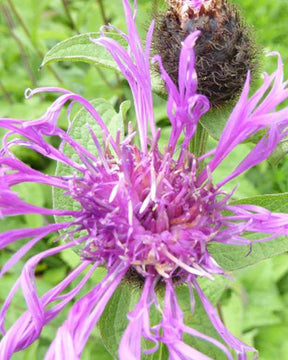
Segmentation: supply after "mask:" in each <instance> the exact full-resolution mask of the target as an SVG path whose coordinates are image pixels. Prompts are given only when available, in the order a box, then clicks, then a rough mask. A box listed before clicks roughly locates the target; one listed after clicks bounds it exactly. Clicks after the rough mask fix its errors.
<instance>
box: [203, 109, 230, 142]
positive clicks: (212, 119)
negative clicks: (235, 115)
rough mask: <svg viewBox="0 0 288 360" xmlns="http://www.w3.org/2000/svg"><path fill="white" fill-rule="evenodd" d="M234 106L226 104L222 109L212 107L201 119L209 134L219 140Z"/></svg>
mask: <svg viewBox="0 0 288 360" xmlns="http://www.w3.org/2000/svg"><path fill="white" fill-rule="evenodd" d="M232 109H233V106H232V105H226V106H224V107H221V108H220V109H214V108H212V109H210V110H209V111H208V112H207V113H206V114H205V115H203V116H202V117H201V119H200V123H201V125H202V126H203V127H204V129H206V131H207V132H208V134H209V135H210V136H211V137H212V138H213V139H215V140H219V139H220V136H221V134H222V132H223V129H224V127H225V125H226V122H227V120H228V118H229V116H230V114H231V112H232Z"/></svg>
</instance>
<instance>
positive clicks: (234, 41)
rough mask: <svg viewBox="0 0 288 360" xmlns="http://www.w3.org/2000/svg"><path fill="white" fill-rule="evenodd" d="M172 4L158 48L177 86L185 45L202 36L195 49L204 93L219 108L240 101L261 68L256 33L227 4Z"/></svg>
mask: <svg viewBox="0 0 288 360" xmlns="http://www.w3.org/2000/svg"><path fill="white" fill-rule="evenodd" d="M166 2H167V3H168V4H169V5H170V7H169V8H168V9H167V10H166V12H164V13H163V14H159V15H158V16H157V17H156V26H155V31H154V46H153V48H154V51H155V52H156V53H157V54H161V58H162V62H163V66H164V68H165V70H166V71H167V72H168V74H169V76H170V77H171V79H172V80H173V82H174V83H176V84H177V82H178V69H179V68H178V62H179V57H180V52H181V48H182V42H183V41H184V39H186V37H187V36H188V35H189V34H191V33H193V32H194V31H196V30H200V31H201V33H200V34H199V36H198V39H197V41H196V45H195V47H194V52H195V55H196V62H195V68H196V72H197V76H198V93H200V94H204V95H206V96H207V97H208V99H209V101H210V103H211V105H212V106H216V107H219V106H221V105H223V103H225V102H227V101H229V100H231V99H234V98H235V97H236V96H237V95H239V91H240V90H241V89H242V87H243V85H244V82H245V79H246V75H247V71H248V70H250V71H252V73H254V72H255V69H256V68H257V62H258V61H257V57H258V55H257V49H256V47H255V45H254V40H253V36H252V32H251V30H250V29H249V28H248V26H247V25H246V24H245V22H244V20H243V19H242V16H241V14H240V11H239V9H238V8H237V7H236V6H235V5H232V4H230V3H229V2H228V1H227V0H205V1H202V0H199V1H195V0H166ZM171 44H173V46H171Z"/></svg>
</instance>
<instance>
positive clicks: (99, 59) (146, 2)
mask: <svg viewBox="0 0 288 360" xmlns="http://www.w3.org/2000/svg"><path fill="white" fill-rule="evenodd" d="M234 2H235V3H236V4H237V5H239V6H240V7H242V8H243V10H244V11H243V13H244V16H245V18H246V19H247V22H248V23H249V24H250V25H251V26H252V27H253V31H255V36H256V38H257V41H258V43H259V47H260V48H262V49H263V50H264V52H265V53H268V52H270V51H274V50H276V51H280V52H281V55H282V58H283V60H284V64H285V65H286V66H285V67H284V70H285V74H286V78H287V75H288V66H287V64H288V52H287V48H288V38H287V16H288V7H287V3H286V1H278V2H271V1H270V0H259V1H258V2H257V4H255V1H252V0H238V1H237V0H234ZM103 3H104V9H105V12H106V14H105V17H106V19H105V20H108V21H109V22H111V23H113V24H114V25H116V26H119V27H120V28H122V29H125V23H124V17H123V14H122V12H121V11H119V9H120V8H121V0H114V1H113V6H112V5H111V2H109V1H108V0H105V1H103ZM138 3H139V6H138V8H139V9H138V12H139V14H141V19H140V20H139V24H140V25H141V26H142V28H143V29H145V28H147V27H148V26H147V25H146V24H148V22H149V19H150V18H151V17H152V16H151V15H150V12H151V9H152V6H151V3H153V6H154V7H155V8H156V7H157V6H158V8H164V6H165V5H164V1H162V2H160V1H158V2H157V1H156V0H155V1H152V0H139V1H138ZM157 3H158V5H157ZM11 4H12V5H14V7H13V6H12V7H11ZM63 4H64V2H62V1H60V0H52V1H48V0H44V1H37V0H27V1H24V2H23V1H20V0H13V1H8V0H4V1H1V2H0V6H1V15H0V29H1V31H0V42H1V48H0V79H1V81H0V91H1V98H0V109H1V110H0V113H1V116H9V117H13V116H14V117H20V118H25V119H33V118H36V117H38V116H41V115H42V114H43V113H44V112H45V110H46V109H47V108H48V106H49V105H50V104H51V102H52V101H53V99H54V98H55V97H54V95H52V94H51V93H49V94H47V95H45V94H43V95H41V96H35V97H34V98H33V99H31V100H29V101H26V100H24V97H23V92H24V89H25V88H27V87H36V86H44V85H45V86H59V85H60V86H63V87H65V88H68V89H70V90H72V91H75V92H79V93H81V94H82V95H84V96H85V97H88V98H92V99H95V98H99V97H100V96H101V98H103V99H97V100H95V101H93V102H92V103H93V104H94V105H95V107H96V108H97V110H98V111H99V114H100V115H101V116H102V117H103V118H104V120H105V122H106V124H107V126H108V127H109V128H110V130H111V129H112V128H113V129H114V130H112V132H113V133H115V131H116V130H117V128H118V127H119V124H121V123H123V119H125V120H126V116H127V111H128V108H129V105H128V103H127V102H124V103H122V105H121V106H120V104H121V102H122V99H123V98H127V97H129V96H130V94H129V91H128V88H127V84H126V83H125V81H123V80H122V78H119V77H117V76H115V70H116V71H117V67H115V64H114V63H113V61H112V60H111V57H110V55H109V54H108V53H107V52H106V51H105V50H104V49H103V48H101V47H99V46H97V45H95V44H92V43H91V42H90V41H89V38H88V36H87V35H79V33H84V34H88V33H91V34H92V36H93V37H96V36H97V33H95V31H98V30H99V28H100V26H101V25H103V23H104V20H103V18H102V16H101V11H100V8H99V3H98V2H97V1H94V0H88V1H82V0H73V1H70V2H68V9H65V7H64V5H63ZM144 13H146V14H148V15H146V17H145V18H143V17H142V15H143V14H144ZM7 14H8V15H7ZM7 16H8V18H9V17H10V18H9V19H12V22H11V21H7V20H9V19H7ZM8 23H9V26H8ZM142 34H144V31H143V32H142ZM114 36H116V37H117V35H114ZM118 37H119V36H118ZM67 39H68V40H67ZM44 54H46V56H44ZM261 58H262V56H261ZM43 59H44V60H43ZM63 60H65V61H64V62H62V61H63ZM67 60H68V61H67ZM71 60H74V61H75V60H77V61H78V60H81V61H82V62H83V63H80V62H78V63H73V62H71ZM60 61H61V62H60ZM91 63H92V64H93V65H97V64H98V65H99V64H100V65H103V66H104V67H108V68H109V69H105V68H103V66H102V67H101V70H99V68H97V67H95V66H93V65H91ZM41 64H42V69H41V71H38V69H39V68H40V65H41ZM43 65H45V66H44V67H43ZM111 68H112V70H113V71H111ZM262 68H263V69H265V70H266V71H267V72H269V73H271V72H273V71H274V70H275V58H271V57H267V58H265V59H264V60H263V61H262ZM154 82H155V85H154V88H155V89H157V90H156V93H161V89H162V88H161V86H159V82H158V79H157V78H156V79H155V81H154ZM260 83H261V81H260V80H259V81H255V87H257V86H259V85H260ZM111 95H112V96H113V97H112V96H111ZM127 95H128V96H127ZM154 102H155V115H156V120H157V122H158V124H159V125H161V126H162V125H163V124H164V125H167V119H166V111H165V101H162V100H161V99H160V98H158V96H157V95H155V99H154ZM115 105H116V106H115ZM119 106H120V111H119V112H116V111H115V107H116V108H118V107H119ZM229 114H230V109H220V110H217V111H213V112H210V113H209V114H208V115H207V116H205V117H204V118H203V119H202V120H201V123H202V125H203V127H204V128H206V129H207V130H208V132H209V134H210V135H211V136H212V137H213V138H216V139H218V138H219V135H220V133H221V130H222V129H223V127H224V124H225V121H226V120H227V118H228V116H229ZM63 119H64V117H62V118H60V123H61V124H63V127H65V126H66V125H65V123H64V122H63ZM129 119H130V120H132V122H133V121H134V115H133V112H132V111H131V112H130V113H129ZM85 122H88V123H89V124H90V125H91V127H92V129H93V130H94V131H95V132H96V133H97V135H98V136H99V139H100V142H101V139H102V134H101V131H99V127H98V128H97V125H96V124H95V122H94V121H92V120H91V117H90V116H89V115H88V114H87V112H85V111H84V110H80V111H79V112H78V113H77V114H76V115H75V116H74V122H73V126H72V129H71V135H72V136H73V137H74V138H75V139H76V140H78V141H80V142H81V141H82V142H83V144H85V146H87V147H88V149H89V150H90V151H92V152H93V153H94V154H96V148H95V147H94V144H93V143H91V142H89V141H90V140H89V141H88V138H89V136H88V129H87V128H86V127H85V126H82V124H83V123H85ZM0 135H1V137H2V136H3V132H1V133H0ZM168 137H169V128H168V127H167V126H166V127H164V128H163V130H162V139H163V140H161V147H162V148H164V146H165V140H166V139H167V138H168ZM51 141H53V140H51ZM248 148H249V145H247V144H245V145H242V147H240V148H239V150H237V151H236V152H234V154H233V155H232V157H231V159H229V162H228V163H227V164H224V166H223V167H222V168H221V169H220V170H219V172H218V174H217V175H216V176H219V178H221V176H222V177H223V176H224V174H225V171H228V170H231V165H230V164H231V163H232V162H233V161H234V162H235V161H238V159H240V158H241V156H243V153H245V151H247V149H248ZM13 151H14V152H15V153H16V154H17V156H18V155H19V156H20V157H21V159H23V161H25V162H26V163H27V164H29V165H30V166H32V167H35V168H38V169H41V170H42V171H44V172H50V173H53V171H54V169H53V165H52V164H51V163H49V162H47V161H46V160H45V159H43V158H41V157H39V156H38V155H37V154H36V153H34V152H31V151H29V150H27V151H26V150H25V151H23V149H21V150H20V149H19V148H18V149H17V148H14V149H13ZM66 151H67V153H69V150H68V147H66ZM286 152H287V144H286V142H284V143H283V144H282V145H281V147H279V148H278V149H277V152H276V153H275V154H273V157H272V159H271V163H272V164H273V165H274V166H272V165H270V164H268V165H267V164H261V165H260V166H258V167H257V168H256V169H252V170H250V171H249V172H248V173H247V174H246V175H245V176H244V177H242V178H241V180H240V188H239V189H238V190H237V192H236V194H238V196H239V197H240V198H241V197H246V199H245V203H254V204H255V203H256V204H258V205H261V206H265V207H267V208H269V209H270V210H273V211H282V212H287V205H286V204H287V196H288V195H287V194H281V195H278V194H277V193H278V192H286V191H287V186H288V183H287V171H288V168H287V166H288V165H287V164H288V163H287V160H283V159H282V158H283V154H284V153H286ZM69 155H71V156H76V155H75V154H69ZM77 161H79V159H78V160H77ZM275 165H277V166H275ZM57 173H58V174H59V173H62V174H64V173H65V174H69V172H68V169H67V168H66V169H65V167H64V166H63V165H61V166H60V165H59V166H58V168H57ZM263 179H265V180H264V181H263ZM234 185H235V184H234ZM18 190H19V193H20V197H21V198H22V199H25V200H27V201H30V202H32V203H33V204H35V205H38V206H49V205H51V192H50V191H49V190H48V189H47V188H46V187H45V186H41V185H39V184H25V185H24V186H23V185H21V186H18ZM269 193H276V194H275V195H273V196H268V195H265V196H256V197H254V196H252V195H254V194H255V195H259V194H269ZM58 195H59V196H58ZM60 195H61V194H55V198H56V200H55V204H54V206H56V207H59V208H66V207H67V206H73V204H68V202H67V201H68V199H67V198H65V197H64V196H62V197H60ZM247 197H250V198H248V199H247ZM61 199H64V200H63V201H61ZM237 202H238V203H241V202H244V200H239V198H237ZM47 221H53V220H52V219H50V218H47V217H45V218H44V217H42V216H39V215H25V216H17V217H14V218H7V219H5V220H4V221H3V220H2V221H0V230H1V231H2V232H3V231H6V230H8V229H13V228H22V227H34V226H39V225H42V224H43V223H45V222H47ZM57 221H59V219H57ZM248 236H249V235H248ZM52 241H53V239H52V238H49V237H47V238H45V239H44V240H43V241H42V242H41V243H39V244H37V245H36V246H35V247H34V248H33V249H32V251H31V252H30V253H29V255H27V256H25V257H24V258H23V260H22V261H20V262H19V263H18V264H17V265H15V266H14V267H13V268H12V269H11V270H10V271H9V273H8V274H7V275H6V276H4V278H3V279H1V294H0V303H1V302H2V303H3V301H4V299H5V297H6V295H7V293H8V291H9V289H10V288H11V286H12V285H13V283H14V282H15V281H16V280H17V279H18V276H19V273H20V271H21V269H22V268H23V265H24V263H25V261H26V260H27V259H28V257H31V256H33V255H35V254H37V253H39V252H40V251H44V250H46V249H48V248H49V247H51V246H54V245H53V243H52ZM21 244H22V242H21ZM268 247H269V249H268ZM18 248H19V244H12V245H11V246H9V247H8V249H6V250H4V251H1V252H0V265H2V264H4V263H5V261H7V259H8V258H9V256H10V255H11V253H13V252H15V251H17V249H18ZM248 251H249V249H248V248H246V247H241V248H239V247H229V248H228V247H227V246H225V245H223V246H222V245H218V244H215V245H212V246H211V252H213V254H214V256H215V258H216V259H217V261H218V262H219V263H220V264H221V265H222V266H223V267H225V268H226V269H230V270H233V271H234V276H235V278H236V279H237V282H235V283H231V282H229V283H228V284H227V283H226V282H225V281H223V279H222V280H219V279H217V280H216V281H215V282H210V281H209V282H207V284H203V286H204V287H205V292H206V293H207V294H208V296H209V297H210V298H211V301H213V302H214V304H217V303H219V299H220V297H221V296H222V297H221V300H220V303H221V306H222V307H221V312H222V316H223V318H224V321H225V323H226V324H227V326H228V328H229V329H230V330H231V331H232V332H234V334H235V335H237V336H238V337H240V338H241V339H242V340H244V341H247V342H249V343H251V344H252V343H253V342H254V345H255V346H256V347H257V348H258V349H259V351H260V359H261V360H272V359H274V358H275V357H278V358H279V359H283V360H286V359H288V357H287V354H288V348H287V341H286V333H287V330H288V312H287V305H288V280H287V278H288V277H287V274H288V265H287V264H288V261H287V254H286V253H284V252H286V251H287V239H283V238H277V239H275V240H274V241H273V242H271V243H269V244H268V243H267V244H266V243H262V244H254V245H253V247H252V253H251V254H250V255H249V256H246V255H247V254H248ZM277 254H282V255H280V256H277V257H276V258H272V259H268V260H265V261H262V260H264V259H267V258H269V257H271V256H275V255H277ZM78 261H79V257H78V255H76V254H75V253H73V252H72V251H69V250H67V251H66V252H63V253H62V254H61V255H59V256H55V257H53V258H49V259H46V260H44V261H43V262H41V264H39V266H38V267H37V269H36V274H37V284H38V286H37V288H38V291H39V293H43V292H45V291H47V290H48V289H50V288H51V286H52V285H54V284H56V283H57V282H58V281H60V280H61V279H62V278H64V277H65V276H66V274H67V273H68V272H69V271H70V270H71V269H72V268H74V267H75V266H76V265H77V263H78ZM247 265H249V267H246V268H244V269H240V270H239V268H242V267H243V266H247ZM103 275H104V272H103V271H102V270H101V271H99V272H97V273H95V275H94V276H93V277H92V279H91V281H90V282H89V284H88V286H87V288H86V289H85V290H83V292H81V294H83V293H85V291H87V290H88V289H89V288H92V287H93V285H94V284H95V283H97V282H98V281H100V280H101V278H102V277H103ZM221 281H222V282H221ZM225 289H226V290H225ZM178 292H179V299H180V302H181V306H182V307H183V309H184V313H185V320H186V322H187V323H188V324H190V325H191V326H193V327H195V328H197V329H199V330H200V331H203V332H205V333H209V332H210V331H212V333H211V335H212V336H216V334H215V332H213V330H211V327H210V326H209V320H208V319H207V316H206V317H205V312H204V311H203V309H202V308H201V306H200V304H197V306H196V312H195V313H194V314H193V316H192V314H191V312H190V308H189V303H187V300H186V299H187V293H186V292H187V289H185V288H179V289H178ZM162 295H163V294H162ZM162 295H161V293H159V298H160V300H159V301H161V296H162ZM137 296H139V294H138V295H137V291H136V289H135V291H134V292H132V293H130V292H129V291H127V289H125V287H121V288H120V289H119V290H118V291H117V293H116V294H115V296H114V297H113V298H112V300H111V302H110V303H109V307H108V308H107V311H106V312H105V313H104V316H103V318H102V319H101V321H100V330H101V336H102V338H103V339H104V342H105V345H106V346H107V347H108V349H112V353H114V355H115V353H116V346H117V343H118V342H119V339H120V337H121V333H122V332H123V330H124V328H125V324H127V319H126V310H127V311H128V310H132V308H133V306H132V305H133V304H134V303H135V301H137ZM117 301H118V302H119V303H120V304H121V306H120V305H119V304H118V302H117ZM162 301H163V298H162ZM123 309H125V311H124V310H123ZM23 311H25V303H24V300H23V297H22V295H21V294H20V293H17V295H16V299H15V301H14V302H13V304H12V311H10V312H9V314H8V320H7V325H8V327H9V326H10V325H11V324H13V322H15V320H16V318H17V316H18V315H20V314H21V313H22V312H23ZM68 311H69V307H67V308H66V309H65V311H63V313H61V314H60V315H59V317H58V318H57V319H55V321H53V322H52V323H51V324H49V325H48V326H47V327H46V328H45V330H44V331H43V333H42V336H41V338H40V339H39V340H38V341H36V342H35V343H34V344H33V345H31V346H30V347H29V348H28V349H27V350H25V351H22V352H20V353H17V354H15V355H14V356H13V358H12V360H26V359H31V360H34V359H43V358H44V354H45V352H46V350H47V347H48V346H49V343H50V342H51V341H52V340H53V338H54V336H55V334H56V331H57V327H58V326H60V325H61V323H63V321H65V318H66V316H67V313H68ZM109 311H110V314H109ZM111 314H113V317H112V315H111ZM114 315H115V319H114ZM187 340H188V339H187ZM188 341H191V339H190V340H188ZM191 344H192V343H191ZM193 345H195V346H196V347H198V348H199V349H201V348H202V347H203V343H201V341H198V342H197V341H195V342H194V343H193ZM214 351H215V349H214V348H209V349H208V353H207V354H208V355H210V356H211V357H212V358H213V359H216V360H220V359H222V355H221V354H219V353H217V352H214ZM95 354H97V358H99V359H103V360H108V359H111V355H109V354H108V352H107V350H106V349H105V348H104V346H103V345H102V344H101V340H100V334H99V332H98V331H97V329H95V331H94V332H93V334H92V337H91V340H90V341H89V342H88V344H87V347H86V349H85V351H84V353H83V356H82V357H81V359H83V360H90V359H91V360H92V359H95ZM167 357H168V356H167V351H166V350H165V348H161V349H160V351H159V352H158V353H157V354H156V355H154V357H150V358H149V360H150V359H151V360H156V359H157V360H160V359H161V360H164V359H167Z"/></svg>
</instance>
